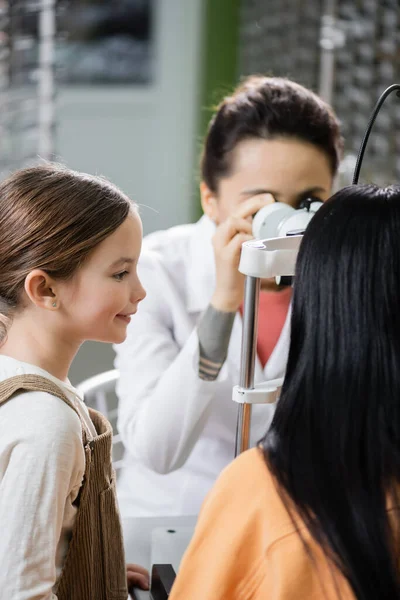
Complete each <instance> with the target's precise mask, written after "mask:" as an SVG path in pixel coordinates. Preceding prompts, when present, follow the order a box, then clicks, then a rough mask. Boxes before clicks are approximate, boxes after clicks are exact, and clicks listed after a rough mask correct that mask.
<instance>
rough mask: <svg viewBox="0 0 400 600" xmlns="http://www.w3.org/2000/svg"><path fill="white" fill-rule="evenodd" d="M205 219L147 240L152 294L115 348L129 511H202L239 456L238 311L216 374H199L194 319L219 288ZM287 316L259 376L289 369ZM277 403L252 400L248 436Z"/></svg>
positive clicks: (144, 270) (124, 500)
mask: <svg viewBox="0 0 400 600" xmlns="http://www.w3.org/2000/svg"><path fill="white" fill-rule="evenodd" d="M214 230H215V225H214V224H213V223H212V222H211V221H210V220H209V219H208V218H207V217H202V219H200V221H199V222H197V223H196V224H193V225H183V226H179V227H175V228H172V229H169V230H167V231H160V232H156V233H154V234H151V235H150V236H148V237H147V238H146V239H145V240H144V244H143V251H142V256H141V259H140V261H139V276H140V278H141V280H142V283H143V285H144V287H145V289H146V290H147V296H146V298H145V300H144V301H143V302H142V303H141V305H140V307H139V311H138V314H137V315H136V316H135V317H134V318H133V319H132V321H131V323H130V324H129V326H128V335H127V339H126V341H125V342H124V343H123V344H121V345H119V346H115V351H116V353H117V358H116V367H117V368H118V369H119V371H120V380H119V383H118V388H117V392H118V396H119V417H118V428H119V431H120V433H121V436H122V439H123V442H124V444H125V448H126V454H125V466H124V468H123V469H122V471H121V473H120V476H119V480H118V482H117V486H118V494H119V506H120V510H121V513H122V515H123V516H157V515H180V514H197V512H198V510H199V508H200V506H201V503H202V500H203V498H204V496H205V495H206V493H207V492H208V490H209V489H210V488H211V486H212V484H213V482H214V481H215V480H216V478H217V476H218V475H219V473H220V472H221V471H222V469H223V468H224V467H225V466H226V465H227V464H228V463H229V462H230V461H231V460H232V459H233V457H234V448H235V432H236V420H237V405H236V404H235V403H234V402H233V401H232V388H233V386H234V385H235V384H238V383H239V370H240V347H241V335H242V319H241V316H240V315H239V314H237V315H236V317H235V321H234V324H233V328H232V334H231V339H230V344H229V349H228V356H227V359H226V361H225V364H224V365H223V367H222V369H221V371H220V373H219V375H218V377H217V379H216V380H215V381H205V380H203V379H201V378H200V377H199V339H198V335H197V328H196V325H197V323H198V321H199V319H200V317H201V315H202V313H203V312H204V310H205V309H206V308H207V306H208V304H209V302H210V299H211V296H212V294H213V291H214V286H215V266H214V256H213V250H212V244H211V238H212V235H213V233H214ZM288 340H289V320H288V319H287V322H286V324H285V326H284V329H283V332H282V335H281V339H280V340H279V342H278V345H277V347H276V348H275V350H274V352H273V354H272V356H271V358H270V360H269V361H268V363H267V365H266V366H265V368H264V369H263V368H262V366H261V363H260V362H259V360H258V359H257V361H256V365H255V381H256V382H260V381H263V380H266V379H274V378H276V377H280V376H282V375H283V374H284V371H285V367H286V360H287V350H288ZM273 411H274V407H273V406H271V405H262V406H253V411H252V429H251V443H252V445H254V444H256V443H257V441H258V440H259V439H260V438H261V437H262V436H263V435H264V434H265V432H266V430H267V428H268V426H269V424H270V421H271V418H272V415H273Z"/></svg>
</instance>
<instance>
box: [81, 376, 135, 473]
mask: <svg viewBox="0 0 400 600" xmlns="http://www.w3.org/2000/svg"><path fill="white" fill-rule="evenodd" d="M118 379H119V372H118V371H117V369H112V370H111V371H105V372H104V373H99V374H98V375H94V376H93V377H89V379H85V381H82V383H80V384H79V385H78V386H77V389H78V391H79V392H80V394H82V395H83V398H84V400H85V403H86V405H87V406H89V407H90V408H94V409H95V410H98V411H99V412H101V413H102V414H103V415H104V416H105V417H107V419H108V420H109V421H110V423H111V425H112V427H113V431H114V435H113V466H114V469H115V470H116V471H118V469H120V468H121V467H122V464H123V460H122V457H123V453H124V447H123V444H122V441H121V436H120V434H119V433H118V430H117V416H118V398H117V396H116V394H115V385H116V383H117V381H118Z"/></svg>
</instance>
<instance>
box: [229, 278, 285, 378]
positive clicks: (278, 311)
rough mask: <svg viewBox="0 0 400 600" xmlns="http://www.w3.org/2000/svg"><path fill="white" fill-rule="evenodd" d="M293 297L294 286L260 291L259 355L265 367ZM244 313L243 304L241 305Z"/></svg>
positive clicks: (241, 310) (241, 311)
mask: <svg viewBox="0 0 400 600" xmlns="http://www.w3.org/2000/svg"><path fill="white" fill-rule="evenodd" d="M291 299H292V288H291V287H287V288H285V289H283V290H281V291H279V292H263V291H261V292H260V300H259V305H258V332H257V356H258V358H259V359H260V362H261V365H262V367H263V368H264V367H265V365H266V364H267V362H268V359H269V357H270V356H271V354H272V352H273V350H274V348H275V346H276V344H277V342H278V340H279V336H280V335H281V332H282V328H283V326H284V324H285V320H286V316H287V313H288V310H289V305H290V300H291ZM239 310H240V314H242V315H243V305H242V306H241V307H240V309H239Z"/></svg>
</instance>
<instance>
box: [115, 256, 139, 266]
mask: <svg viewBox="0 0 400 600" xmlns="http://www.w3.org/2000/svg"><path fill="white" fill-rule="evenodd" d="M134 262H135V259H134V258H128V257H126V256H122V257H121V258H118V260H115V261H114V262H113V263H112V265H111V267H119V265H123V264H124V263H128V264H132V263H134Z"/></svg>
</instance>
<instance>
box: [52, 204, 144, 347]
mask: <svg viewBox="0 0 400 600" xmlns="http://www.w3.org/2000/svg"><path fill="white" fill-rule="evenodd" d="M141 245H142V223H141V220H140V218H139V216H138V214H137V213H136V212H134V211H132V212H131V213H130V214H129V215H128V217H127V218H126V219H125V221H124V222H123V223H122V225H120V226H119V227H118V229H117V230H116V231H114V233H112V234H111V235H110V236H109V237H108V238H106V239H105V240H103V241H102V242H101V243H100V244H99V245H98V246H97V247H96V248H95V250H94V251H93V252H92V254H91V255H90V256H89V258H88V259H87V260H86V261H85V263H84V264H83V266H82V268H81V269H79V271H78V272H77V273H76V274H75V275H74V277H73V278H72V279H71V280H70V281H67V282H61V285H60V284H58V286H57V287H58V289H59V290H60V301H61V306H60V308H61V311H60V312H61V314H62V316H63V321H64V332H65V333H64V336H68V339H69V340H70V341H71V342H83V341H85V340H95V341H100V342H111V343H115V344H118V343H121V342H123V341H124V339H125V337H126V329H127V326H128V323H129V321H130V317H131V315H133V314H135V313H136V311H137V308H138V304H139V302H141V301H142V300H143V298H144V297H145V296H146V292H145V290H144V289H143V287H142V285H141V283H140V281H139V278H138V275H137V272H136V267H137V262H138V259H139V255H140V250H141Z"/></svg>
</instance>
